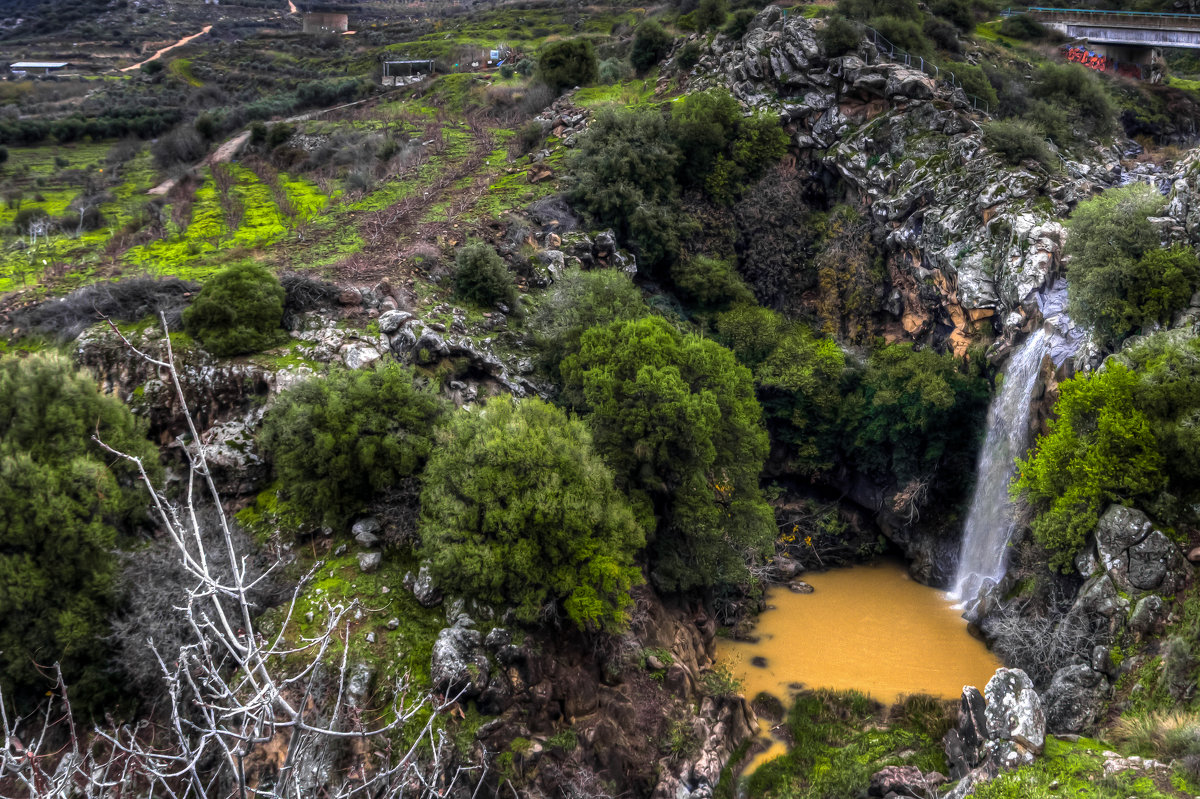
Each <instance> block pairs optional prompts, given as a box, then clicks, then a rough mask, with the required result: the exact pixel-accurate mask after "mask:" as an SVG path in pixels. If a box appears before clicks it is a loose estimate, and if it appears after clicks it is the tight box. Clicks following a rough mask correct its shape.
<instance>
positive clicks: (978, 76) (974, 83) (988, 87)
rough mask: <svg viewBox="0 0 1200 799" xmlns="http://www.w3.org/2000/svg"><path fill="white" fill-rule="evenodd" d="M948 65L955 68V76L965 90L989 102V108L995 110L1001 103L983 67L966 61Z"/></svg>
mask: <svg viewBox="0 0 1200 799" xmlns="http://www.w3.org/2000/svg"><path fill="white" fill-rule="evenodd" d="M948 66H949V67H950V68H951V69H952V70H953V72H954V76H955V77H957V78H958V82H959V83H960V84H961V85H962V88H963V91H964V92H966V93H967V94H973V95H975V96H976V97H978V98H979V99H980V100H983V101H984V102H985V103H987V104H988V108H989V109H992V110H995V109H996V108H997V107H998V106H999V105H1000V100H999V98H997V97H996V90H995V89H994V88H992V84H991V82H990V81H989V80H988V79H987V75H986V74H984V71H983V70H982V69H981V68H979V67H977V66H975V65H974V64H968V63H967V62H966V61H964V62H962V63H959V64H950V65H948Z"/></svg>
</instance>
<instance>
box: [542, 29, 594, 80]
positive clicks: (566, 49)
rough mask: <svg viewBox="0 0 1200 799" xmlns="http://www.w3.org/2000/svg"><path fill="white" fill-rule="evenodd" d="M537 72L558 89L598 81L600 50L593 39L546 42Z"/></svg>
mask: <svg viewBox="0 0 1200 799" xmlns="http://www.w3.org/2000/svg"><path fill="white" fill-rule="evenodd" d="M537 76H538V78H539V79H540V80H541V81H542V83H545V84H546V85H547V86H549V87H550V88H551V89H553V90H554V91H556V92H562V91H563V90H564V89H569V88H571V87H572V86H587V85H588V84H591V83H595V82H596V51H595V49H594V48H593V47H592V43H591V41H590V40H589V39H567V40H565V41H561V42H553V43H551V44H548V45H546V47H545V49H543V50H542V52H541V53H540V54H538V60H537Z"/></svg>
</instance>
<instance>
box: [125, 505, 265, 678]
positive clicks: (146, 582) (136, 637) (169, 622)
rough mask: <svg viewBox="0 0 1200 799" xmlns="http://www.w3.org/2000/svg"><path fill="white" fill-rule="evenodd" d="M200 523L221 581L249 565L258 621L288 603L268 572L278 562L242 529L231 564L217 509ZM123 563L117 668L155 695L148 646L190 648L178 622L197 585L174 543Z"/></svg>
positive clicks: (229, 605) (200, 514)
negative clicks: (151, 642)
mask: <svg viewBox="0 0 1200 799" xmlns="http://www.w3.org/2000/svg"><path fill="white" fill-rule="evenodd" d="M197 521H198V528H199V530H200V534H201V537H202V541H201V544H202V545H203V547H204V550H205V551H206V552H208V553H209V567H210V568H211V569H212V571H213V573H214V574H215V575H216V576H217V577H218V578H219V579H220V580H222V581H223V582H231V581H232V580H233V576H234V569H235V567H236V566H237V565H238V563H242V562H244V563H245V564H246V568H247V572H246V576H247V579H248V580H249V581H250V584H251V585H252V586H253V588H252V589H251V590H250V591H249V592H248V593H247V598H248V599H249V600H250V603H251V606H252V608H253V610H254V614H255V616H257V615H259V614H261V613H262V612H263V611H264V610H266V609H267V608H270V607H273V606H275V605H277V604H279V603H280V602H282V601H284V600H286V599H287V588H286V586H285V585H284V584H283V583H282V582H281V581H280V580H279V579H278V575H277V574H274V573H269V570H270V569H271V566H272V562H273V560H274V558H273V557H272V556H271V555H270V554H268V553H267V552H263V551H259V549H258V548H257V547H256V546H255V545H254V543H253V542H252V541H251V540H250V537H249V536H247V535H246V533H245V532H244V531H243V530H242V529H241V528H240V527H238V526H237V525H235V524H232V523H231V524H230V525H229V531H230V537H231V539H232V541H233V554H234V556H235V558H236V560H235V561H233V562H232V563H231V562H230V559H229V553H228V552H227V551H226V550H225V548H224V547H223V546H222V545H221V544H222V542H221V541H220V540H219V538H218V536H219V534H220V530H221V527H220V524H219V520H218V518H217V513H216V510H215V509H214V508H213V507H211V506H204V507H201V508H199V509H198V510H197ZM275 557H278V555H276V556H275ZM121 560H122V569H121V578H120V590H121V593H122V594H123V596H124V600H125V601H124V603H123V608H124V610H123V612H122V613H121V614H120V615H119V616H117V617H116V618H114V619H113V620H112V634H111V636H110V640H111V641H112V643H113V650H114V665H116V667H117V668H118V669H119V670H120V671H121V672H122V673H123V674H125V675H127V676H128V677H129V678H130V679H131V680H132V681H133V682H134V683H135V684H136V685H137V687H138V689H139V693H140V694H141V695H142V696H152V695H155V694H156V693H157V692H159V691H161V690H162V689H163V684H162V672H161V670H160V669H159V667H158V663H157V662H156V661H155V660H154V659H153V658H148V657H146V642H147V641H153V642H154V646H155V648H157V649H158V650H159V651H162V652H179V651H181V650H182V649H183V648H184V647H186V646H187V645H188V644H189V643H190V640H189V637H190V633H191V631H190V630H188V629H187V628H186V626H185V625H181V624H180V623H179V614H178V612H177V611H176V608H178V607H181V606H183V605H184V604H186V602H187V596H188V592H189V591H190V590H191V589H192V587H193V584H194V580H193V579H192V575H191V573H190V572H189V571H188V570H187V568H186V567H185V566H184V564H183V563H182V562H181V561H180V558H179V552H178V549H177V548H176V546H175V543H174V542H173V541H170V540H167V539H163V540H160V541H156V542H155V543H154V544H152V545H151V546H149V547H147V548H145V549H140V550H137V551H134V552H125V553H122V555H121ZM221 602H222V604H224V605H225V612H226V614H227V615H233V614H235V613H236V611H237V608H235V607H234V606H233V602H232V600H231V599H229V598H228V597H226V598H223V599H222V600H221ZM209 643H210V645H212V644H213V643H215V642H211V641H210V642H209Z"/></svg>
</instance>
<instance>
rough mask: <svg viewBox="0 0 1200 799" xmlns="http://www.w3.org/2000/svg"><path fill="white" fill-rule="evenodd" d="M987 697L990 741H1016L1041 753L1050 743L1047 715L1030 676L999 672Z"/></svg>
mask: <svg viewBox="0 0 1200 799" xmlns="http://www.w3.org/2000/svg"><path fill="white" fill-rule="evenodd" d="M983 696H984V701H985V702H986V709H985V717H986V718H987V731H988V739H989V740H992V741H1012V742H1014V743H1017V744H1020V745H1021V746H1022V747H1025V748H1026V749H1028V750H1029V751H1030V752H1032V753H1033V754H1040V753H1041V751H1042V747H1043V746H1044V745H1045V743H1046V714H1045V711H1044V710H1043V708H1042V700H1041V697H1039V696H1038V693H1037V691H1036V690H1034V687H1033V680H1031V679H1029V675H1027V674H1026V673H1025V672H1023V671H1021V670H1020V669H997V670H996V673H995V674H994V675H992V679H990V680H988V684H987V687H986V688H984V690H983Z"/></svg>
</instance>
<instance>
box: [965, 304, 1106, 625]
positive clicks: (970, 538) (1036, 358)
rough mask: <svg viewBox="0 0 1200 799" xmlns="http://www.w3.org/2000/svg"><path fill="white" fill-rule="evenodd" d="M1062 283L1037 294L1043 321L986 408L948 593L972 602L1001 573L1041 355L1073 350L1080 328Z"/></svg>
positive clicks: (1056, 357)
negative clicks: (1017, 467) (1011, 490)
mask: <svg viewBox="0 0 1200 799" xmlns="http://www.w3.org/2000/svg"><path fill="white" fill-rule="evenodd" d="M1066 297H1067V287H1066V282H1065V281H1061V280H1060V281H1058V282H1057V283H1055V284H1054V285H1053V286H1052V287H1051V288H1050V289H1049V290H1047V291H1046V292H1044V293H1042V294H1040V295H1039V296H1038V305H1039V306H1040V307H1041V310H1042V315H1043V318H1044V319H1045V323H1044V324H1043V326H1042V327H1041V328H1040V329H1039V330H1037V331H1035V332H1034V333H1032V334H1031V335H1030V336H1029V337H1028V338H1027V339H1025V341H1024V342H1023V343H1022V344H1021V346H1020V347H1019V348H1018V349H1017V350H1016V352H1014V353H1013V355H1012V359H1011V360H1010V361H1009V364H1008V369H1007V371H1006V372H1005V373H1004V383H1003V385H1002V386H1001V388H1000V393H999V395H997V396H996V399H995V400H994V401H993V402H992V406H991V408H990V409H988V419H987V439H986V440H985V441H984V444H983V450H982V451H981V452H980V453H979V465H978V469H977V471H976V480H975V493H974V495H973V496H972V497H971V509H970V511H969V512H968V514H967V524H966V528H965V529H964V531H963V538H962V547H961V549H960V551H959V558H958V574H957V576H956V578H955V585H954V588H953V590H952V591H951V596H952V597H953V598H954V599H955V601H957V602H961V603H964V604H968V605H969V604H971V603H974V602H975V600H976V599H977V598H978V597H979V594H980V592H981V591H982V590H983V588H984V587H985V586H986V585H987V583H989V582H998V581H999V580H1000V579H1001V578H1002V577H1003V576H1004V568H1005V563H1006V560H1007V554H1008V542H1009V541H1010V540H1011V538H1012V534H1013V532H1014V530H1015V527H1016V522H1015V520H1014V518H1013V517H1014V507H1013V503H1012V502H1011V500H1010V499H1009V494H1008V485H1009V483H1010V482H1011V480H1012V476H1013V472H1014V470H1015V464H1016V459H1017V458H1021V457H1024V456H1025V453H1026V451H1027V450H1028V449H1029V445H1030V443H1031V441H1030V430H1029V411H1030V406H1031V404H1032V399H1033V389H1034V386H1035V385H1036V383H1037V378H1038V373H1039V371H1040V369H1041V365H1042V359H1043V358H1044V357H1045V356H1046V355H1047V354H1050V356H1051V357H1052V359H1053V361H1054V364H1055V365H1056V366H1057V365H1059V364H1061V363H1062V362H1063V361H1065V360H1066V359H1067V358H1068V357H1069V356H1071V355H1072V354H1074V353H1075V351H1076V350H1077V349H1078V347H1079V344H1080V342H1081V341H1082V340H1083V338H1084V335H1083V332H1082V331H1080V330H1077V329H1076V328H1075V325H1074V323H1072V322H1071V320H1070V318H1069V317H1067V315H1066V314H1065V312H1064V308H1065V306H1066Z"/></svg>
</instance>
